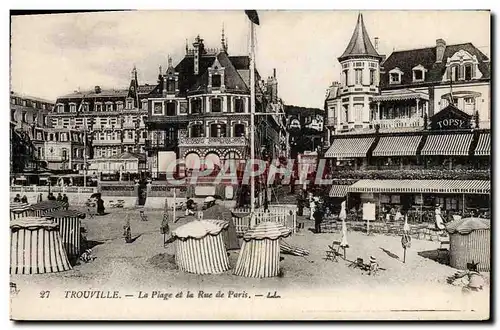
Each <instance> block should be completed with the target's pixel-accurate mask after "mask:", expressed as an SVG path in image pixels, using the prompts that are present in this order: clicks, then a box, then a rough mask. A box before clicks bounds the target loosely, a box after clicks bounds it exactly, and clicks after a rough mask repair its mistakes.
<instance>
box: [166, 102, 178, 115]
mask: <svg viewBox="0 0 500 330" xmlns="http://www.w3.org/2000/svg"><path fill="white" fill-rule="evenodd" d="M175 108H176V103H175V102H168V103H167V116H175V115H176V114H177V113H176V112H177V111H175V110H176V109H175Z"/></svg>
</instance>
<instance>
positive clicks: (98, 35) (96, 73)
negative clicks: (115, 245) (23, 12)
mask: <svg viewBox="0 0 500 330" xmlns="http://www.w3.org/2000/svg"><path fill="white" fill-rule="evenodd" d="M258 12H259V17H260V23H261V24H260V26H258V27H256V37H257V38H256V39H257V41H256V57H257V58H256V65H257V69H258V70H259V73H260V75H261V76H262V77H263V78H265V77H267V76H270V75H272V71H273V69H274V68H275V69H276V72H277V78H278V86H279V87H278V88H279V94H280V97H281V98H282V99H283V101H284V102H285V104H289V105H296V106H304V107H315V108H323V101H324V97H325V92H326V89H327V88H328V86H329V85H330V84H331V83H332V82H333V81H338V80H339V76H340V65H339V63H338V61H337V58H338V57H339V56H340V55H341V54H342V53H343V51H344V49H345V48H346V46H347V44H348V43H349V40H350V38H351V35H352V33H353V30H354V27H355V25H356V20H357V15H358V13H359V11H332V10H321V11H312V10H311V11H297V10H295V11H292V10H281V11H271V10H260V11H258ZM362 14H363V18H364V22H365V26H366V29H367V31H368V34H369V36H370V38H371V40H372V41H373V39H374V38H375V37H378V38H379V53H380V54H385V55H389V54H390V53H391V52H392V51H394V50H404V49H413V48H421V47H433V46H435V41H436V39H438V38H442V39H444V40H445V41H446V43H447V44H454V43H464V42H472V43H473V44H474V45H475V46H476V47H478V48H479V49H480V50H481V51H482V52H483V53H485V54H486V55H487V56H490V51H491V49H490V13H489V12H486V11H362ZM248 22H249V21H248V19H247V18H246V16H245V14H244V12H243V11H241V10H237V11H234V10H233V11H173V10H171V11H167V10H162V11H160V10H151V11H128V12H123V11H122V12H102V13H78V14H50V15H29V16H16V17H12V24H11V90H13V91H15V92H18V93H21V94H26V95H30V96H36V97H41V98H46V99H49V100H55V99H56V98H57V97H58V96H61V95H64V94H67V93H71V92H73V91H75V90H78V89H81V90H86V89H93V87H94V86H96V85H99V86H101V87H102V88H126V87H127V86H128V84H129V82H130V71H131V70H132V68H133V67H134V65H135V66H136V67H137V70H138V79H139V83H140V84H145V83H149V84H155V83H156V79H157V76H158V67H159V66H160V65H161V66H162V67H163V68H164V69H165V68H166V67H167V63H168V62H167V61H168V60H167V58H168V56H171V57H172V59H173V64H174V65H176V64H177V63H178V62H179V61H180V60H181V59H182V58H183V56H184V54H185V47H186V39H187V40H188V42H189V46H190V47H192V43H193V42H194V38H195V37H196V36H197V35H198V34H199V35H200V37H201V38H203V39H204V43H205V46H206V47H209V48H213V47H220V44H221V41H220V39H221V29H222V26H224V30H225V36H226V38H227V40H228V46H229V49H228V52H229V54H230V55H246V54H248V49H249V23H248Z"/></svg>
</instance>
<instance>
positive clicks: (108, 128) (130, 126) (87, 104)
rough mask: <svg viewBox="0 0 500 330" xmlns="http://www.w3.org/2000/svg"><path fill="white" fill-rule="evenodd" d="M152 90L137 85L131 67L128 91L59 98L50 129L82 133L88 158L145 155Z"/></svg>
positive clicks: (118, 90)
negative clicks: (148, 98)
mask: <svg viewBox="0 0 500 330" xmlns="http://www.w3.org/2000/svg"><path fill="white" fill-rule="evenodd" d="M153 88H154V86H150V85H139V83H138V80H137V70H136V68H133V70H132V72H131V79H130V84H129V88H128V89H117V90H114V89H112V90H105V89H101V87H100V86H96V87H95V88H94V90H90V91H85V92H75V93H71V94H68V95H64V96H61V97H59V98H58V99H57V101H56V106H55V108H54V111H53V112H52V113H51V121H52V125H53V127H54V128H61V129H63V128H71V129H77V130H84V132H85V133H86V135H87V138H88V141H89V145H90V148H91V149H90V153H89V155H88V158H89V159H90V158H108V157H112V156H117V155H120V154H122V153H125V152H134V153H142V154H144V153H145V145H146V138H147V131H146V125H145V123H144V120H145V118H146V117H147V98H146V95H147V94H148V93H149V92H150V91H151V90H152V89H153Z"/></svg>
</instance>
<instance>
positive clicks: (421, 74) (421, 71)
mask: <svg viewBox="0 0 500 330" xmlns="http://www.w3.org/2000/svg"><path fill="white" fill-rule="evenodd" d="M412 71H413V81H414V82H419V81H424V80H425V72H426V71H427V70H425V68H424V67H423V66H422V65H420V64H419V65H417V66H416V67H414V68H413V69H412Z"/></svg>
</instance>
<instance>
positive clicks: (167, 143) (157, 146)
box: [143, 139, 178, 151]
mask: <svg viewBox="0 0 500 330" xmlns="http://www.w3.org/2000/svg"><path fill="white" fill-rule="evenodd" d="M177 142H178V141H177V140H169V139H163V140H150V139H146V140H144V142H143V143H145V149H146V150H163V151H174V150H175V148H176V147H177Z"/></svg>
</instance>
